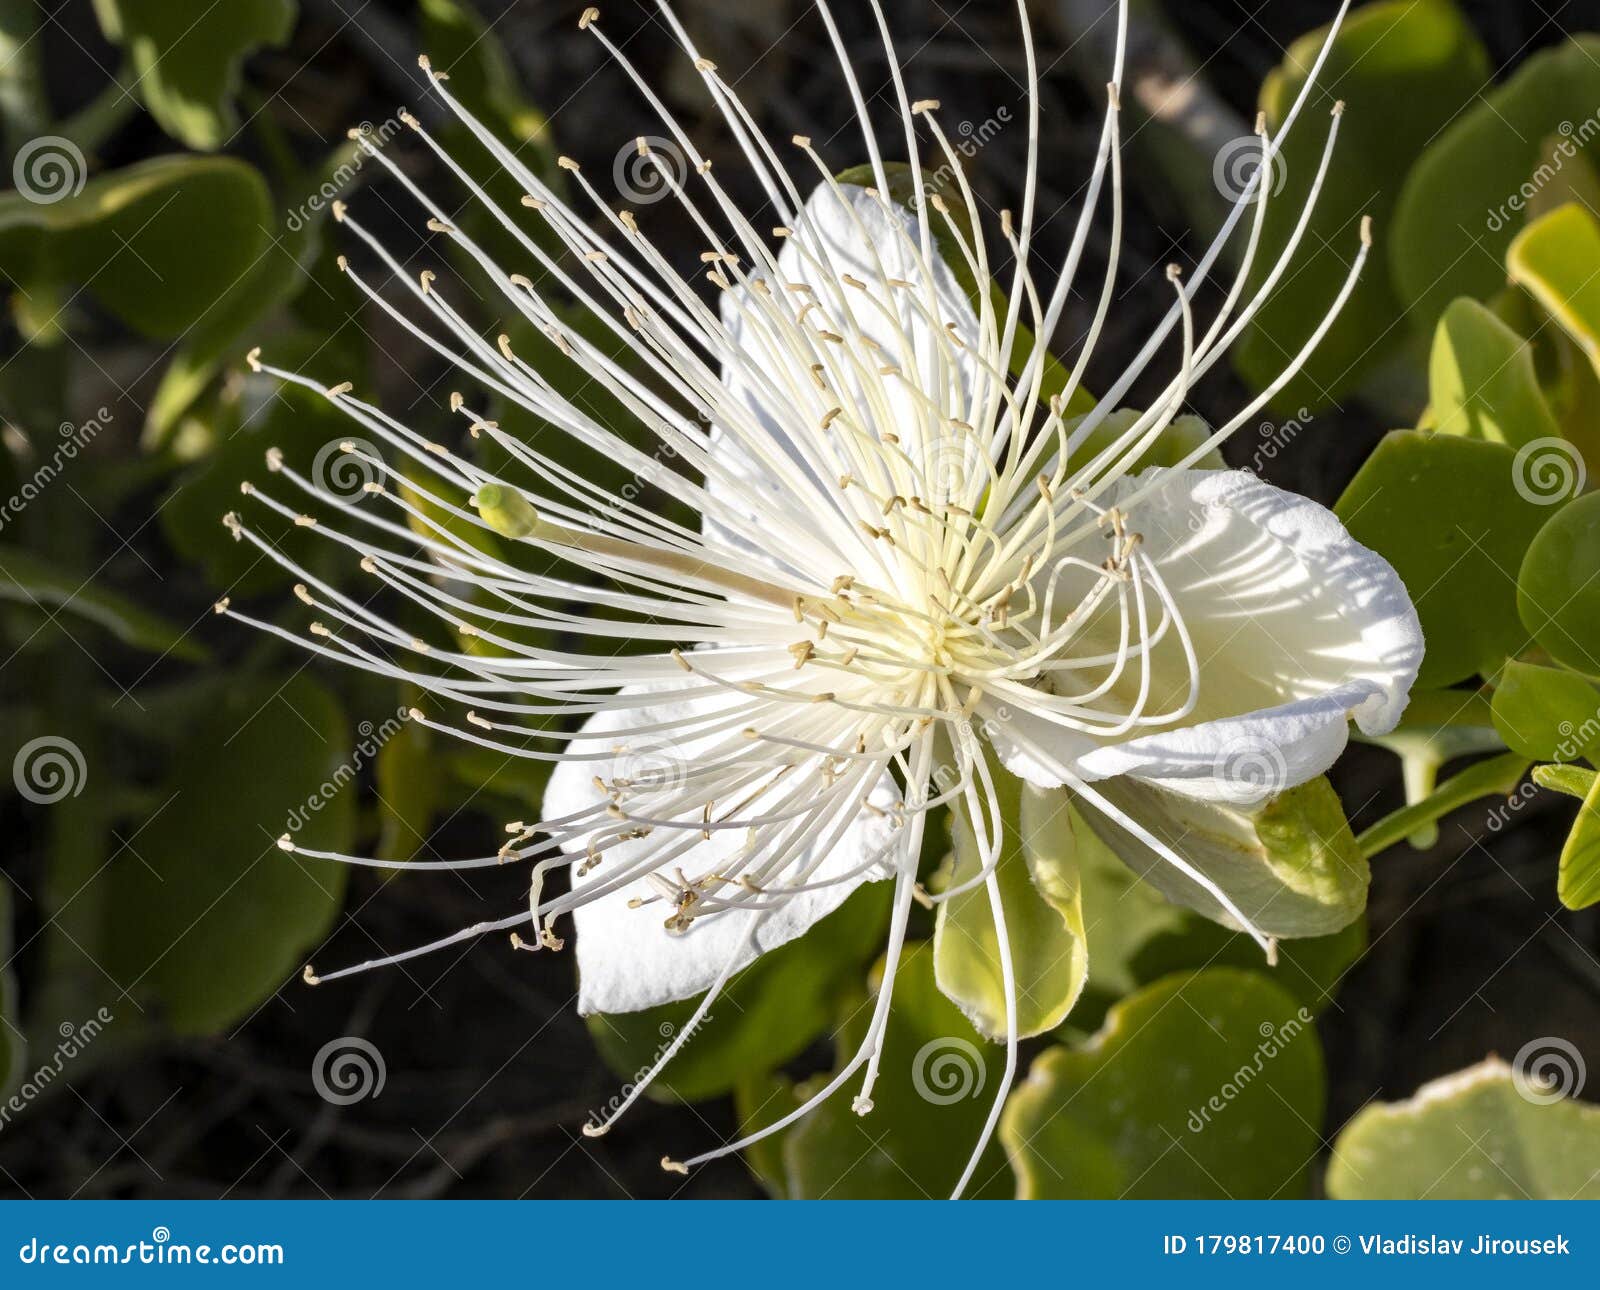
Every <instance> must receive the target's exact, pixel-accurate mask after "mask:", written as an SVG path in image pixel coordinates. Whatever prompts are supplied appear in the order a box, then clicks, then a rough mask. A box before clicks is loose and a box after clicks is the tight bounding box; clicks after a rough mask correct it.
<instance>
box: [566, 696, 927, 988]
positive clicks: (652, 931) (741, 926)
mask: <svg viewBox="0 0 1600 1290" xmlns="http://www.w3.org/2000/svg"><path fill="white" fill-rule="evenodd" d="M727 702H728V700H727V698H726V697H725V696H718V697H713V698H711V699H705V698H690V699H684V700H681V701H673V700H665V701H663V702H661V703H658V704H653V705H652V706H651V707H649V708H648V709H645V710H642V711H643V712H644V713H645V714H646V715H643V716H641V715H640V713H641V710H637V709H627V710H612V711H607V712H602V713H598V714H597V715H595V716H594V717H592V718H591V719H590V720H589V722H588V723H587V724H586V726H585V729H586V730H589V731H613V730H614V731H616V732H617V733H618V735H619V740H618V742H617V743H616V744H614V745H613V744H603V745H596V746H604V747H606V749H607V751H608V752H609V753H611V754H612V756H611V758H610V759H602V760H598V761H581V760H577V759H572V760H567V761H562V762H559V763H557V765H556V767H555V770H554V772H553V773H552V775H551V777H550V785H549V788H548V789H547V790H546V793H545V803H544V813H545V817H546V818H548V819H559V818H561V817H563V816H566V815H571V814H573V813H575V812H579V811H582V810H584V809H586V808H588V807H592V806H593V805H595V804H596V803H597V802H601V801H604V800H606V798H605V795H604V794H603V793H602V792H601V791H600V789H599V787H598V786H597V785H596V784H595V783H594V778H595V776H596V775H598V776H600V777H601V778H603V779H608V780H609V779H612V778H614V777H616V776H618V775H624V776H629V775H632V776H634V777H636V776H637V775H638V774H639V773H640V771H641V769H643V770H644V771H645V773H647V774H650V775H654V776H661V777H667V778H669V779H670V777H671V776H673V775H674V774H677V775H682V774H683V773H684V767H686V766H688V765H689V764H691V763H692V760H693V758H694V757H695V755H696V754H697V752H699V751H700V750H701V748H702V747H703V745H704V744H705V743H706V738H705V737H703V736H702V737H700V738H698V739H688V740H680V741H678V742H676V743H674V742H671V741H669V740H668V739H664V738H662V737H661V736H659V735H643V736H640V737H638V738H635V739H629V738H628V737H627V731H628V729H629V727H630V726H632V725H636V724H645V723H648V724H651V725H655V724H663V725H669V726H670V725H683V726H692V724H693V723H695V722H697V721H700V720H703V719H704V718H705V716H706V715H707V714H708V713H709V712H713V711H718V710H721V709H724V708H726V706H727ZM619 768H620V769H619ZM871 801H872V804H873V805H874V806H876V807H878V808H880V810H883V811H887V810H889V809H891V808H892V807H894V806H895V805H897V804H898V802H899V793H898V792H897V791H896V789H895V787H894V783H893V781H892V779H890V778H889V777H888V776H887V775H885V776H884V777H883V779H882V780H881V781H880V782H879V784H878V787H877V788H876V789H875V790H874V792H873V794H872V797H871ZM837 829H838V824H837V823H833V822H830V824H829V826H828V827H827V828H825V829H824V830H823V831H822V832H821V834H820V835H819V838H820V842H819V844H818V845H816V846H813V847H811V848H809V849H805V850H803V851H802V852H801V853H800V854H798V855H797V856H796V857H795V859H794V861H793V863H792V864H791V865H790V867H789V869H788V870H787V871H786V872H785V874H784V879H785V880H787V881H793V882H799V881H801V880H802V879H801V877H800V875H801V874H802V872H803V871H804V870H805V869H806V868H807V867H808V866H809V865H810V863H811V862H812V861H813V860H814V859H815V858H816V856H817V854H818V850H819V848H820V846H821V844H822V843H825V842H826V840H828V839H830V838H832V837H834V836H835V835H836V833H837ZM893 837H894V830H893V829H892V827H891V825H890V823H889V821H888V820H887V819H886V818H885V817H884V816H883V815H881V814H875V813H866V812H863V813H860V814H858V815H857V816H856V818H855V819H854V820H853V821H851V822H850V824H849V826H848V828H846V829H845V830H844V832H843V834H842V835H839V837H838V841H837V842H836V843H835V844H834V845H833V846H832V847H831V849H828V850H827V852H826V855H825V856H824V857H823V859H822V861H821V863H820V864H819V865H818V866H817V868H816V869H815V870H813V871H811V872H810V873H809V874H808V875H807V876H806V877H805V878H804V879H803V881H805V882H806V883H808V884H815V883H822V882H828V881H829V880H837V881H834V882H833V884H832V885H831V886H826V887H822V888H821V889H820V890H815V891H804V892H800V893H798V894H796V895H793V896H790V897H787V898H786V899H785V900H784V902H783V903H782V904H781V906H779V907H778V908H777V909H776V910H774V911H772V912H770V913H768V914H766V915H765V916H764V917H762V918H761V919H760V921H759V922H756V920H755V919H754V918H753V916H752V915H751V914H750V913H747V912H742V911H736V910H729V911H722V912H719V913H714V914H708V915H705V916H702V917H700V918H696V919H695V920H694V921H693V922H692V923H691V924H690V926H689V928H688V930H687V931H685V932H681V933H673V932H668V931H667V929H666V928H665V926H663V923H664V921H665V920H666V918H667V917H668V916H669V914H670V913H671V906H670V905H669V904H668V903H667V902H665V901H663V900H662V897H661V892H660V891H659V890H658V889H657V888H656V887H655V886H653V885H652V884H651V883H650V882H649V880H648V879H647V878H640V879H638V880H636V881H633V882H630V883H628V884H626V885H624V886H622V887H619V888H618V889H617V890H616V891H613V892H609V893H607V894H605V895H601V896H598V897H596V898H595V899H594V900H593V901H591V902H590V903H588V904H585V905H581V906H579V907H578V909H576V910H575V911H574V913H573V927H574V930H575V932H576V935H577V957H578V1011H579V1012H580V1013H583V1014H585V1015H587V1014H590V1013H596V1012H634V1011H637V1010H638V1009H641V1008H652V1007H655V1006H656V1005H658V1004H662V1003H670V1002H672V1001H673V1000H676V999H687V998H691V997H693V996H695V995H698V994H703V993H704V992H705V991H706V990H708V989H710V988H711V986H712V985H713V984H714V983H715V982H716V980H717V978H718V977H719V976H721V975H722V974H723V972H724V971H725V970H726V969H728V965H729V961H730V959H731V960H732V961H733V968H732V971H738V970H739V969H741V968H744V967H746V966H748V965H749V964H750V963H751V962H753V961H754V960H755V958H756V957H757V955H759V954H762V953H765V952H766V951H767V950H771V949H775V948H777V947H778V946H779V945H783V944H785V943H786V942H788V941H791V940H793V939H794V938H795V937H797V936H799V935H801V934H802V933H803V932H805V931H806V930H807V929H808V928H809V927H810V926H811V925H812V924H813V923H815V922H816V921H817V920H819V919H821V918H823V917H825V916H827V915H828V914H830V913H832V912H833V911H834V910H835V909H837V908H838V907H839V906H840V905H841V904H843V903H844V901H845V899H846V898H847V897H848V896H849V895H850V893H851V892H853V891H855V889H856V888H857V887H859V886H860V885H861V884H862V883H864V882H869V881H875V880H877V879H880V878H886V877H888V876H890V874H891V873H892V869H891V867H890V865H889V864H887V863H884V864H881V865H874V864H871V863H870V862H871V861H873V860H874V859H875V858H876V857H878V856H885V857H886V856H887V852H888V850H889V848H890V847H891V846H892V840H893ZM585 845H586V843H585V840H584V839H577V840H575V841H573V842H571V843H568V844H567V845H566V847H565V849H566V850H567V851H569V852H581V851H582V850H584V849H585ZM647 845H648V843H647V842H646V841H645V840H643V839H640V840H634V841H628V842H620V843H615V844H612V845H610V846H607V847H606V848H605V858H604V860H603V861H602V862H601V863H600V864H599V865H598V866H597V867H595V868H594V869H592V870H591V871H590V872H589V873H588V874H587V875H585V876H584V877H577V876H576V871H574V878H573V887H574V889H575V890H577V891H582V890H583V889H584V888H585V887H593V886H598V885H601V884H604V883H605V882H607V881H608V880H610V879H611V878H612V876H613V875H615V874H616V873H617V872H618V870H619V869H622V868H624V867H625V866H627V865H628V864H630V863H632V862H634V861H636V860H637V858H638V856H639V855H640V853H641V851H642V849H643V848H645V847H646V846H647ZM746 845H747V833H746V831H745V830H742V829H741V830H720V831H717V832H715V833H713V834H712V837H711V838H710V839H709V840H702V841H699V842H698V843H697V844H696V846H695V847H694V849H693V850H692V851H691V852H690V853H688V854H687V855H686V856H683V857H681V858H680V860H679V861H678V862H675V863H674V864H673V865H672V866H671V868H672V870H673V871H674V876H675V871H676V870H677V869H679V868H682V869H683V870H685V871H686V872H688V873H690V874H692V875H696V876H700V875H705V874H710V873H714V872H716V871H717V870H718V868H719V867H720V865H721V864H722V862H724V861H727V860H729V859H731V858H732V857H734V856H735V855H737V854H738V853H740V852H741V851H742V850H743V848H744V847H745V846H746ZM775 885H776V884H773V883H771V882H769V883H768V884H767V886H768V887H769V889H770V888H772V887H773V886H775ZM635 898H638V899H643V900H648V901H650V903H649V904H646V905H641V906H638V907H635V908H630V906H629V902H630V901H632V900H634V899H635ZM753 924H754V926H755V934H754V937H753V938H752V937H751V936H750V932H751V928H752V925H753Z"/></svg>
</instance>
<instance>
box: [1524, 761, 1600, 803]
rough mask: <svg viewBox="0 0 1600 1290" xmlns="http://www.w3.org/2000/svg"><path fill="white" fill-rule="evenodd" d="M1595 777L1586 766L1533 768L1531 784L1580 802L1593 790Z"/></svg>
mask: <svg viewBox="0 0 1600 1290" xmlns="http://www.w3.org/2000/svg"><path fill="white" fill-rule="evenodd" d="M1596 778H1600V776H1596V775H1595V773H1594V771H1592V770H1590V769H1588V767H1586V766H1535V767H1534V768H1533V782H1534V783H1535V784H1537V785H1538V786H1539V787H1540V788H1548V789H1549V790H1550V791H1551V792H1552V793H1565V794H1566V795H1567V796H1568V797H1575V798H1577V799H1578V800H1579V801H1580V802H1581V801H1583V800H1584V798H1586V797H1588V796H1589V792H1590V790H1591V789H1592V788H1594V782H1595V780H1596Z"/></svg>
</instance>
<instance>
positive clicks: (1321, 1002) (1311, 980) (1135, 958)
mask: <svg viewBox="0 0 1600 1290" xmlns="http://www.w3.org/2000/svg"><path fill="white" fill-rule="evenodd" d="M1072 830H1073V837H1074V839H1075V840H1076V842H1077V859H1078V870H1079V873H1080V875H1081V876H1082V881H1083V907H1084V923H1085V924H1086V927H1087V933H1088V940H1089V965H1090V967H1089V983H1088V986H1087V988H1086V989H1085V990H1084V994H1083V998H1082V999H1081V1000H1080V1002H1079V1003H1078V1006H1077V1007H1076V1008H1075V1009H1074V1010H1073V1013H1072V1018H1071V1021H1072V1025H1073V1026H1074V1027H1078V1028H1084V1027H1088V1026H1095V1025H1099V1024H1100V1023H1101V1022H1102V1021H1103V1020H1104V1018H1105V1013H1106V1009H1107V1008H1109V1007H1110V1006H1111V1005H1112V1004H1113V1003H1115V1002H1116V1001H1117V1000H1118V999H1120V998H1122V997H1123V996H1124V995H1126V994H1131V993H1133V991H1135V990H1137V989H1138V988H1139V987H1140V986H1145V985H1149V984H1150V983H1151V982H1152V981H1155V980H1158V979H1160V978H1161V977H1164V976H1169V975H1171V974H1172V973H1174V972H1185V971H1193V970H1195V969H1198V968H1203V967H1236V968H1242V969H1246V970H1249V971H1255V972H1261V973H1263V974H1265V975H1266V976H1268V977H1269V978H1270V979H1271V980H1272V981H1274V982H1275V983H1276V984H1278V985H1279V986H1281V987H1282V988H1283V989H1285V990H1287V991H1288V992H1289V993H1290V994H1292V995H1294V996H1295V997H1296V998H1297V999H1299V1000H1300V1002H1302V1003H1304V1004H1305V1005H1306V1006H1307V1007H1308V1008H1310V1009H1311V1011H1312V1012H1320V1011H1321V1010H1322V1009H1323V1008H1325V1007H1326V1006H1327V1005H1328V1003H1329V1002H1330V1001H1331V1000H1332V998H1333V994H1334V991H1335V990H1336V989H1337V988H1338V985H1339V982H1340V980H1341V979H1342V977H1343V976H1344V973H1345V972H1346V970H1347V969H1348V968H1349V967H1350V965H1351V964H1352V963H1354V962H1355V961H1356V959H1357V958H1359V957H1360V955H1361V951H1362V950H1363V949H1365V948H1366V943H1367V931H1366V920H1365V919H1361V918H1358V919H1356V920H1355V921H1354V922H1352V923H1351V924H1350V925H1349V926H1348V927H1346V928H1344V929H1343V930H1342V931H1338V932H1334V933H1332V934H1331V935H1328V936H1310V937H1302V938H1299V939H1296V940H1291V941H1285V942H1284V943H1283V944H1282V945H1280V946H1279V947H1278V961H1277V963H1276V964H1274V965H1271V966H1268V964H1267V963H1266V961H1265V959H1264V958H1263V957H1262V954H1261V947H1260V946H1259V945H1257V944H1256V943H1255V941H1253V940H1252V939H1251V938H1250V937H1249V936H1247V935H1245V934H1244V933H1242V932H1233V931H1230V930H1229V929H1228V928H1225V927H1221V926H1219V925H1218V924H1216V923H1214V922H1212V921H1211V920H1210V919H1209V918H1205V917H1202V916H1201V915H1199V914H1196V913H1194V912H1193V911H1192V910H1188V909H1183V908H1181V907H1180V906H1178V905H1175V904H1173V903H1172V902H1171V901H1170V900H1168V899H1167V898H1166V897H1165V896H1163V895H1162V894H1161V893H1160V892H1159V891H1157V890H1156V889H1155V888H1154V887H1152V886H1151V885H1150V884H1149V883H1146V882H1141V881H1140V880H1139V879H1138V878H1136V877H1135V876H1134V874H1133V872H1132V870H1130V869H1129V868H1128V866H1127V865H1125V864H1123V863H1122V861H1121V860H1119V859H1117V856H1116V854H1115V853H1114V852H1113V851H1112V850H1111V849H1110V848H1109V847H1107V846H1106V845H1105V844H1104V843H1102V842H1101V841H1100V840H1099V838H1097V837H1096V836H1095V835H1094V831H1093V830H1092V829H1090V828H1089V826H1088V825H1087V824H1086V823H1084V821H1083V820H1082V819H1081V817H1079V816H1078V814H1077V812H1076V811H1074V812H1073V819H1072Z"/></svg>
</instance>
